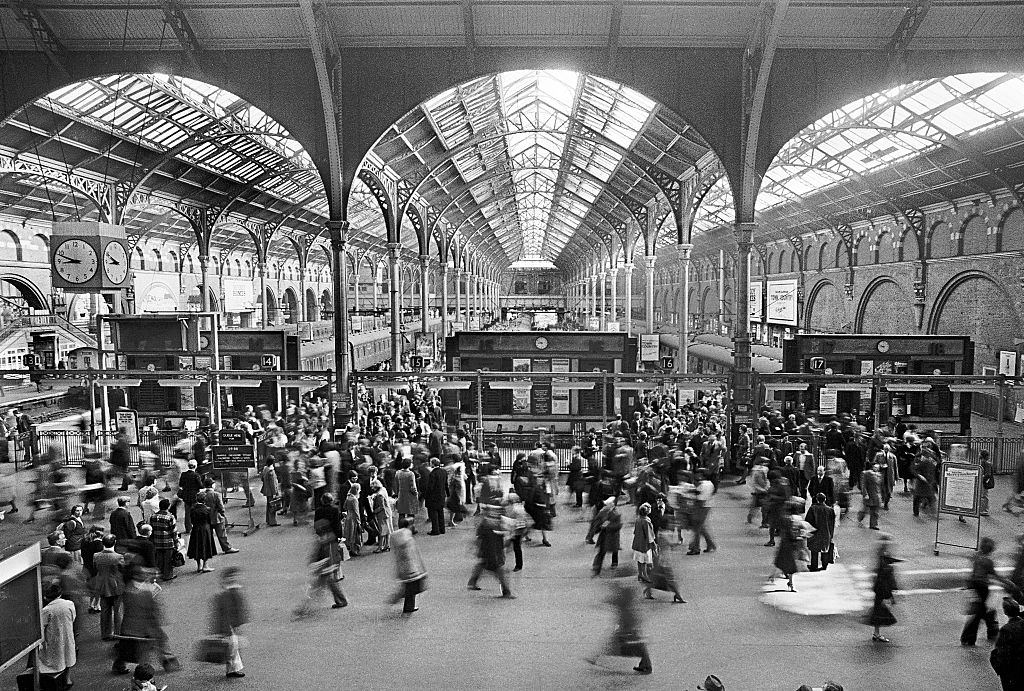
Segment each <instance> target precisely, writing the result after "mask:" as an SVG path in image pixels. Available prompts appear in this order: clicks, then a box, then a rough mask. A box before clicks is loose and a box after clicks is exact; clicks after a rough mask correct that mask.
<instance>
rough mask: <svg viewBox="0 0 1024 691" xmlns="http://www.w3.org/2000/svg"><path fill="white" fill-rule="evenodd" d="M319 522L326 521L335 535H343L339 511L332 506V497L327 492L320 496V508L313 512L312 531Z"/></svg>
mask: <svg viewBox="0 0 1024 691" xmlns="http://www.w3.org/2000/svg"><path fill="white" fill-rule="evenodd" d="M319 521H327V523H328V524H329V527H330V529H331V532H332V533H334V534H335V535H344V534H345V533H344V530H343V528H342V525H341V509H339V508H338V507H337V506H336V505H335V504H334V495H333V494H331V493H329V492H328V493H325V494H323V495H321V496H320V506H318V507H316V509H315V510H314V511H313V527H314V529H315V528H316V524H317V523H318V522H319Z"/></svg>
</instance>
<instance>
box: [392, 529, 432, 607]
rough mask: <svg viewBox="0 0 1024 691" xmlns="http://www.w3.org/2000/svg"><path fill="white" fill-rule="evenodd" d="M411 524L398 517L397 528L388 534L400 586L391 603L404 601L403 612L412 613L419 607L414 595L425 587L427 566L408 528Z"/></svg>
mask: <svg viewBox="0 0 1024 691" xmlns="http://www.w3.org/2000/svg"><path fill="white" fill-rule="evenodd" d="M411 525H412V522H411V521H410V519H408V518H400V519H398V530H396V531H394V532H393V533H392V534H391V536H390V544H391V545H393V546H394V549H395V577H396V578H397V579H398V583H399V584H400V586H401V588H400V589H399V590H398V592H397V593H396V594H395V596H394V597H393V598H392V599H391V604H397V603H398V602H402V601H404V606H403V607H402V613H403V614H412V613H413V612H415V611H417V610H418V609H419V607H417V606H416V596H417V595H419V594H420V593H422V592H423V591H424V590H426V589H427V567H426V566H425V565H424V564H423V556H422V555H421V554H420V549H419V547H417V546H416V540H415V538H413V534H412V530H410V529H409V528H410V526H411Z"/></svg>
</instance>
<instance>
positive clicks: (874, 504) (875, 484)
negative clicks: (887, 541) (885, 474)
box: [857, 463, 884, 530]
mask: <svg viewBox="0 0 1024 691" xmlns="http://www.w3.org/2000/svg"><path fill="white" fill-rule="evenodd" d="M883 484H884V482H883V478H882V475H881V473H880V472H879V469H878V464H877V463H872V464H871V467H870V468H868V469H867V470H865V471H864V472H863V473H861V476H860V491H861V497H862V500H863V504H862V505H861V508H860V511H858V512H857V524H858V525H862V523H861V522H862V521H863V520H864V516H865V515H870V516H871V518H870V520H869V522H868V527H870V528H871V529H872V530H878V529H879V528H878V509H879V507H881V506H882V498H883V495H882V490H883Z"/></svg>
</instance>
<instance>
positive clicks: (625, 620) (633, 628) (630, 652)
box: [588, 581, 653, 674]
mask: <svg viewBox="0 0 1024 691" xmlns="http://www.w3.org/2000/svg"><path fill="white" fill-rule="evenodd" d="M606 602H608V604H610V605H611V606H612V607H614V608H615V615H616V626H615V629H614V630H613V631H612V635H611V637H610V639H609V641H608V644H607V646H605V648H604V650H603V651H602V652H601V653H600V655H608V656H611V657H639V658H640V662H639V664H637V666H636V667H634V668H633V669H634V670H635V671H637V672H639V673H640V674H650V673H651V672H652V671H653V669H652V665H651V656H650V653H648V651H647V643H646V641H645V640H644V636H643V633H642V632H641V630H640V615H639V613H638V612H637V610H636V594H635V593H634V592H633V589H632V588H630V587H629V586H627V585H625V584H623V583H619V582H617V581H611V583H610V585H609V590H608V599H607V600H606ZM588 662H590V663H591V664H596V662H597V658H596V657H595V658H588Z"/></svg>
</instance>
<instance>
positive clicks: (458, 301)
mask: <svg viewBox="0 0 1024 691" xmlns="http://www.w3.org/2000/svg"><path fill="white" fill-rule="evenodd" d="M453 273H454V274H455V275H454V278H455V286H454V288H455V321H457V322H458V321H462V272H461V271H459V270H458V269H455V271H454V272H453ZM462 328H463V330H465V328H466V322H464V321H463V322H462Z"/></svg>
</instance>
